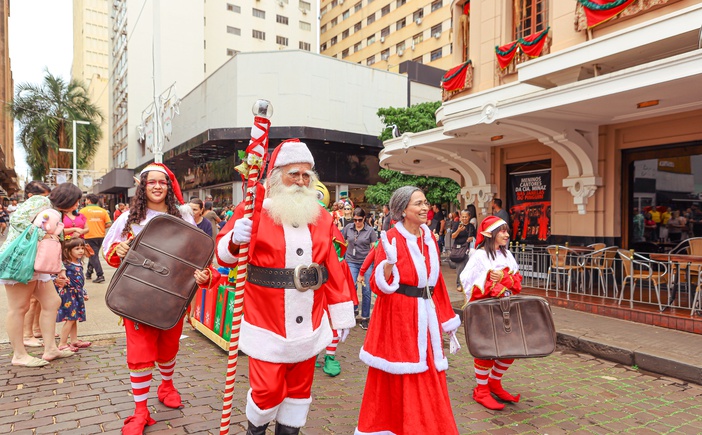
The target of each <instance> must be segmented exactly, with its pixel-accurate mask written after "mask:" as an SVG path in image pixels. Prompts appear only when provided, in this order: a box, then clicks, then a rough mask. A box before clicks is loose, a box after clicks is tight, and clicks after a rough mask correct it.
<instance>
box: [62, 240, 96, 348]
mask: <svg viewBox="0 0 702 435" xmlns="http://www.w3.org/2000/svg"><path fill="white" fill-rule="evenodd" d="M84 255H85V240H83V239H81V238H79V237H74V238H71V239H67V240H66V241H65V242H64V244H63V250H62V257H63V264H64V266H65V267H66V276H67V277H68V283H67V284H66V285H64V286H63V287H58V286H57V287H56V291H58V294H59V296H60V297H61V306H60V307H59V309H58V313H57V315H56V322H57V323H59V322H64V324H63V328H61V333H60V335H59V345H58V347H59V350H65V349H70V350H72V351H73V352H77V351H78V349H82V348H86V347H90V345H91V344H92V343H90V342H89V341H81V340H79V339H78V322H85V291H84V289H83V285H84V284H85V277H84V275H83V256H84ZM70 339H72V340H73V341H72V342H71V341H70Z"/></svg>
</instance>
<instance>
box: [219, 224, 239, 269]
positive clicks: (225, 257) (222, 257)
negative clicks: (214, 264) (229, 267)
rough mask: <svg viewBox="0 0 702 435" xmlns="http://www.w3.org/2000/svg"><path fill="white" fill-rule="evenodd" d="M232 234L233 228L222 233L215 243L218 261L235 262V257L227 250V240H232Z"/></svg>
mask: <svg viewBox="0 0 702 435" xmlns="http://www.w3.org/2000/svg"><path fill="white" fill-rule="evenodd" d="M233 235H234V230H232V231H229V232H228V233H227V234H225V235H223V236H222V237H221V238H220V239H219V243H217V258H218V259H219V261H221V262H222V263H225V264H236V262H237V258H236V257H235V256H234V254H232V253H231V251H230V250H229V242H231V240H232V236H233Z"/></svg>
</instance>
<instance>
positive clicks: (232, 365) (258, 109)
mask: <svg viewBox="0 0 702 435" xmlns="http://www.w3.org/2000/svg"><path fill="white" fill-rule="evenodd" d="M253 112H254V115H255V117H254V125H253V127H251V140H250V141H249V146H248V147H247V148H246V159H245V161H244V163H245V164H242V165H240V166H238V167H237V171H239V172H241V173H242V175H243V176H247V180H246V198H245V199H244V218H245V219H252V217H253V214H254V208H255V207H254V206H255V202H260V201H263V198H258V197H256V195H255V193H256V188H257V184H258V178H259V174H261V173H262V172H263V171H264V169H265V165H266V157H267V154H268V130H269V129H270V126H271V122H270V120H269V119H268V118H269V117H270V116H271V115H272V114H273V107H272V106H271V104H270V102H268V101H266V100H258V101H256V104H254V107H253ZM242 166H243V169H240V168H241V167H242ZM247 169H248V173H245V171H246V170H247ZM248 263H249V244H248V243H245V244H242V245H241V246H240V247H239V257H238V258H237V275H236V287H235V291H234V312H233V316H232V329H231V330H232V335H231V338H230V340H229V359H228V363H227V377H226V381H225V384H224V398H223V400H222V419H221V423H220V427H219V433H220V435H227V434H229V424H230V419H231V416H232V401H233V396H234V381H235V378H236V366H237V362H238V355H239V330H240V329H241V316H242V314H243V312H244V283H245V282H246V270H247V265H248Z"/></svg>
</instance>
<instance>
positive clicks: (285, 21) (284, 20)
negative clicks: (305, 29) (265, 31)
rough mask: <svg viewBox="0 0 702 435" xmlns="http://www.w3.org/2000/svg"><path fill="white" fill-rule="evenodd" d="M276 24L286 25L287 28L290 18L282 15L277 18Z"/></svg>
mask: <svg viewBox="0 0 702 435" xmlns="http://www.w3.org/2000/svg"><path fill="white" fill-rule="evenodd" d="M275 22H276V23H280V24H285V25H286V26H287V24H288V17H284V16H282V15H276V16H275Z"/></svg>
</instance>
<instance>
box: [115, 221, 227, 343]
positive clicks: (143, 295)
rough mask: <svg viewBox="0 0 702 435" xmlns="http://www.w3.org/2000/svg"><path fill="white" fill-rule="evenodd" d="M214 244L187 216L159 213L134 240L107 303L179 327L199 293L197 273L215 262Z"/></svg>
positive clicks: (130, 315) (148, 321)
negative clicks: (185, 218)
mask: <svg viewBox="0 0 702 435" xmlns="http://www.w3.org/2000/svg"><path fill="white" fill-rule="evenodd" d="M174 235H175V236H174ZM214 246H215V245H214V240H213V239H212V236H210V235H209V234H205V233H204V232H202V231H200V229H199V228H198V227H196V226H194V225H191V224H189V223H187V222H185V221H184V220H183V219H181V218H178V217H175V216H171V215H168V214H160V215H158V216H156V217H154V218H153V219H151V220H150V221H149V223H147V224H146V226H145V227H144V229H143V230H142V231H141V233H139V235H138V236H136V238H134V239H133V240H132V242H131V246H130V248H129V251H128V252H127V255H126V256H125V257H124V258H123V259H122V264H120V266H119V268H118V269H117V272H115V274H114V276H113V277H112V280H111V281H110V285H109V286H108V288H107V292H106V293H105V303H106V305H107V307H108V308H109V309H110V310H112V312H113V313H115V314H117V315H119V316H122V317H125V318H127V319H130V320H133V321H134V322H137V323H142V324H144V325H149V326H153V327H154V328H157V329H164V330H165V329H171V328H173V327H174V326H175V325H176V324H177V323H178V321H180V319H181V318H182V317H183V315H184V314H185V311H186V310H187V308H188V305H190V301H191V300H192V298H193V297H194V296H195V293H196V292H197V288H198V286H197V283H196V282H195V277H194V275H193V274H194V272H195V271H196V270H202V269H205V268H206V267H207V266H209V265H210V263H211V262H212V257H213V256H214Z"/></svg>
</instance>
